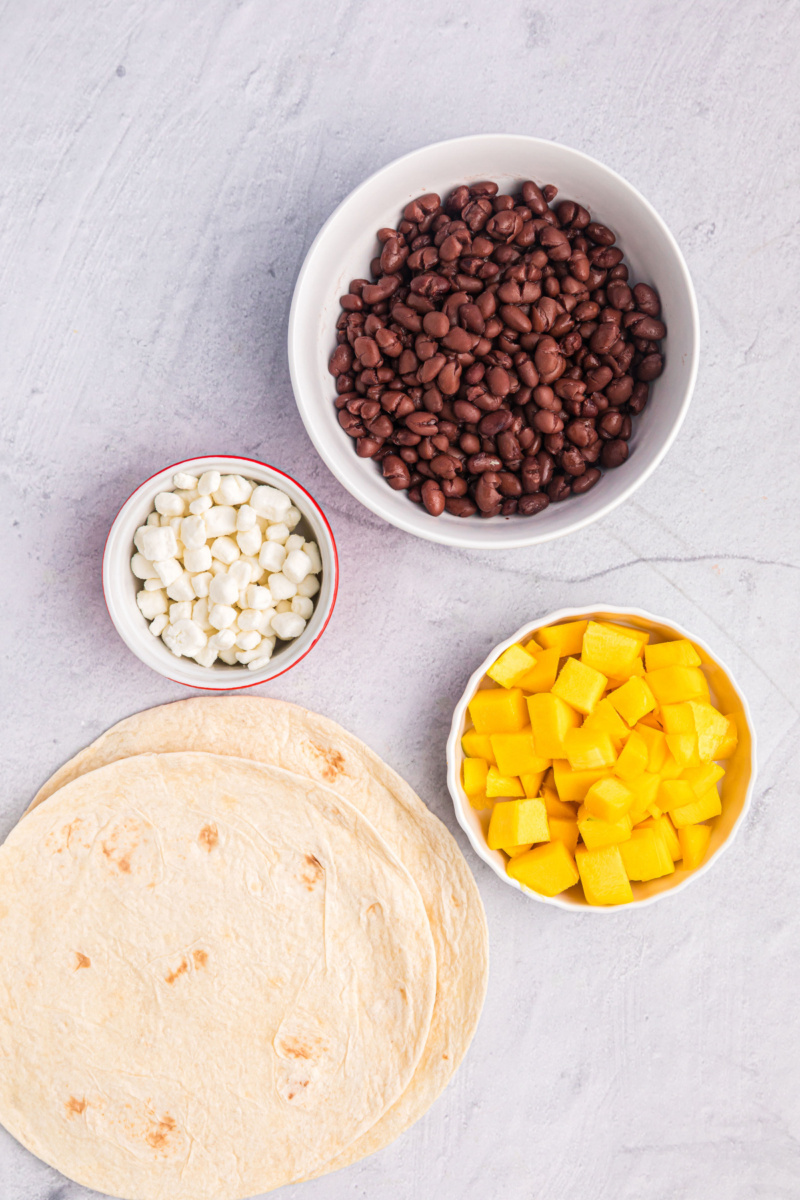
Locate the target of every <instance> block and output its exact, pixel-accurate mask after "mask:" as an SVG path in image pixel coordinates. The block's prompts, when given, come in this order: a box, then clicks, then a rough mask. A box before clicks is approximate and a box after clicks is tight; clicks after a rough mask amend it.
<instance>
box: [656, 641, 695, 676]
mask: <svg viewBox="0 0 800 1200" xmlns="http://www.w3.org/2000/svg"><path fill="white" fill-rule="evenodd" d="M644 661H645V665H646V667H647V669H648V671H660V670H661V669H662V667H699V666H700V655H699V654H698V653H697V651H696V650H695V648H694V646H693V645H692V643H691V642H688V641H687V640H686V638H678V639H677V640H676V641H674V642H655V643H653V644H651V645H649V646H646V647H645V651H644Z"/></svg>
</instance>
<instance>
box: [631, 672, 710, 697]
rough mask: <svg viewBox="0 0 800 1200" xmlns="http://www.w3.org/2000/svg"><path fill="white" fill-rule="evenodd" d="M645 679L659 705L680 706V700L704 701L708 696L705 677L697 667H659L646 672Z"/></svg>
mask: <svg viewBox="0 0 800 1200" xmlns="http://www.w3.org/2000/svg"><path fill="white" fill-rule="evenodd" d="M645 679H646V680H647V683H648V685H649V687H650V690H651V692H652V693H653V695H654V696H655V698H656V700H657V701H658V703H659V704H680V702H681V701H682V700H704V699H705V698H706V697H707V696H708V684H707V683H706V677H705V675H704V674H703V672H702V671H701V670H700V668H699V667H660V668H659V669H658V670H657V671H648V672H647V674H646V675H645Z"/></svg>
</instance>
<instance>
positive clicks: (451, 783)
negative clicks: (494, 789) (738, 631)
mask: <svg viewBox="0 0 800 1200" xmlns="http://www.w3.org/2000/svg"><path fill="white" fill-rule="evenodd" d="M601 612H606V613H613V614H614V615H615V616H620V617H638V618H639V619H640V620H643V621H649V622H653V623H654V624H657V625H665V626H667V628H669V629H672V630H674V631H675V633H677V634H678V635H679V636H681V637H684V638H687V639H688V640H689V641H690V642H694V643H696V645H698V646H699V647H700V648H701V649H702V650H704V651H705V652H706V654H708V656H709V657H710V658H711V659H712V660H713V662H714V663H715V664H716V665H717V666H718V667H719V668H720V669H721V670H722V671H723V672H724V674H725V675H726V677H727V679H728V682H729V683H730V685H731V687H732V688H733V690H734V691H735V692H736V694H737V696H738V697H739V700H740V701H741V705H742V711H743V713H744V718H745V721H746V723H747V729H748V732H749V734H750V779H749V781H748V784H747V788H746V791H745V797H744V801H743V803H742V809H741V812H740V813H739V815H738V817H737V818H736V820H735V821H734V823H733V825H732V827H731V830H730V833H729V834H728V836H727V837H726V839H725V841H724V842H722V843H721V845H719V846H718V847H717V849H716V850H715V851H714V853H713V855H712V856H711V857H710V858H708V859H707V860H706V861H705V862H704V863H702V864H701V865H700V866H699V867H697V869H696V870H694V871H692V872H690V874H688V875H687V876H686V878H685V879H683V880H681V882H680V883H679V884H677V885H676V886H675V887H673V888H669V889H667V890H666V891H663V892H656V893H655V894H654V895H652V896H645V897H643V898H642V899H641V900H636V899H634V900H633V902H632V903H631V904H611V905H594V904H575V903H573V902H571V901H569V900H562V899H561V897H560V895H557V896H543V895H541V894H540V893H539V892H533V891H531V890H530V889H528V888H524V887H522V885H521V884H520V883H519V881H518V880H516V879H512V878H511V876H510V875H508V874H507V873H506V872H505V871H504V870H501V868H500V866H499V865H498V864H497V863H496V862H495V861H494V859H493V858H491V857H490V855H491V854H493V853H494V852H493V851H490V850H489V848H488V846H487V845H486V843H485V841H484V840H483V839H482V838H479V837H478V836H477V834H476V832H475V830H474V829H473V828H472V826H471V825H470V824H469V822H468V820H467V817H466V811H465V804H467V803H468V801H465V799H464V798H463V797H462V795H461V791H462V789H461V780H460V774H461V772H460V765H461V759H460V758H459V754H461V755H462V757H463V752H462V751H461V726H462V724H463V722H464V717H465V714H466V711H467V705H468V704H469V702H470V700H471V699H472V697H473V695H474V694H475V692H476V691H477V688H478V684H479V683H480V682H481V680H482V679H483V677H484V675H485V674H486V672H487V670H488V668H489V667H490V666H491V665H492V663H493V662H494V661H495V660H496V658H497V657H498V655H500V654H502V653H503V651H504V650H507V649H508V647H509V646H513V645H514V643H515V642H517V641H519V640H520V639H521V638H523V637H528V636H529V635H530V634H531V633H533V632H535V631H536V630H537V629H541V628H543V627H544V626H546V625H557V624H558V623H559V622H562V621H568V620H581V619H582V618H583V617H591V616H592V614H595V613H601ZM756 751H757V738H756V730H755V726H754V724H753V714H752V712H751V711H750V705H749V704H748V702H747V697H746V696H745V694H744V692H743V691H742V689H741V688H740V687H739V684H738V683H737V682H736V679H735V677H734V675H733V674H732V672H731V670H730V668H729V667H728V665H727V663H725V662H723V660H722V659H721V658H720V657H719V655H718V654H716V652H715V651H713V650H712V649H711V647H710V646H709V645H708V643H707V642H705V641H704V639H703V638H700V637H696V636H695V635H694V634H692V633H690V632H689V631H688V630H687V629H684V627H683V626H682V625H679V624H678V623H677V622H676V621H672V620H667V619H666V618H664V617H659V616H656V615H655V614H654V613H651V612H648V611H647V610H646V609H643V608H626V607H623V606H622V605H618V604H591V605H587V606H584V607H580V608H577V607H576V608H558V609H555V610H554V611H553V612H549V613H547V614H545V616H543V617H542V618H541V619H537V620H536V621H526V623H525V624H524V625H522V626H521V627H520V628H519V629H517V630H516V632H515V633H513V634H512V635H511V636H510V637H508V638H506V639H505V640H504V641H502V642H499V643H498V644H497V645H496V646H495V647H494V649H493V650H492V651H491V652H490V653H489V654H487V656H486V657H485V658H484V660H483V662H482V663H481V664H480V666H479V667H477V669H476V670H475V671H473V672H472V674H471V675H470V677H469V680H468V681H467V686H466V688H465V689H464V692H463V694H462V695H461V698H460V699H459V701H458V703H457V704H456V706H455V709H454V711H453V719H452V722H451V724H450V733H449V735H448V738H447V749H446V753H447V788H448V791H449V792H450V797H451V799H452V801H453V808H454V809H455V814H456V820H457V821H458V823H459V825H460V826H461V828H462V829H463V830H464V833H465V834H466V835H467V838H468V840H469V843H470V845H471V846H472V849H473V850H474V851H475V853H476V854H477V855H478V857H479V858H481V859H482V861H483V862H485V863H486V865H487V866H488V867H491V869H492V871H494V873H495V875H497V877H498V878H499V879H501V880H502V881H503V883H506V884H509V885H510V886H512V887H514V888H515V889H516V890H517V891H519V892H522V893H523V894H524V895H525V896H527V897H529V898H530V899H532V900H538V901H539V902H541V903H543V904H549V905H551V907H553V908H559V909H561V911H562V912H564V911H566V912H571V913H576V912H578V913H585V912H592V913H602V914H604V915H608V914H610V913H619V912H631V911H633V910H636V909H639V908H645V907H646V906H649V905H651V904H655V903H657V901H659V900H664V899H666V898H667V897H669V896H675V895H677V894H678V893H680V892H683V891H684V889H685V888H687V887H688V886H689V885H690V884H691V883H693V882H694V881H695V880H696V879H698V878H699V877H700V876H701V875H704V874H705V873H706V872H707V871H708V870H710V868H711V867H712V866H713V865H714V864H715V863H716V862H717V861H718V859H719V857H720V855H721V854H722V853H723V851H724V850H726V849H727V848H728V847H729V846H730V845H731V843H732V842H733V841H734V839H735V837H736V835H737V834H738V832H739V830H740V828H741V826H742V824H743V823H744V821H745V818H746V817H747V814H748V813H749V811H750V808H751V805H752V799H753V791H754V789H755V782H756V777H757V774H758V759H757V753H756Z"/></svg>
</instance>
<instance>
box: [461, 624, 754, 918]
mask: <svg viewBox="0 0 800 1200" xmlns="http://www.w3.org/2000/svg"><path fill="white" fill-rule="evenodd" d="M587 619H588V620H590V621H608V622H612V623H614V624H615V625H622V626H625V625H627V626H630V627H631V628H632V629H634V630H637V631H639V632H643V633H648V634H649V635H650V636H651V638H652V640H653V641H654V642H664V641H674V640H676V639H678V638H686V639H687V640H688V641H690V642H691V643H692V645H693V646H694V648H695V650H696V651H697V653H698V654H699V656H700V659H701V662H702V667H703V671H704V674H705V676H706V679H707V682H708V686H709V689H710V695H711V703H712V704H715V705H717V706H718V707H719V708H720V709H721V710H723V711H724V712H725V713H731V714H732V715H733V716H734V718H735V721H736V728H737V733H738V745H737V747H736V750H735V751H734V753H733V755H732V756H731V757H730V758H728V759H726V761H725V776H724V778H723V780H722V783H721V785H720V788H719V790H720V796H721V800H722V813H721V815H720V816H718V817H715V818H714V819H713V822H711V824H712V833H711V840H710V842H709V846H708V850H707V852H706V855H705V858H704V860H703V862H702V863H701V864H700V866H699V867H696V868H695V869H694V870H684V869H683V868H682V864H681V862H680V861H679V862H678V863H676V869H675V871H674V873H672V874H669V875H664V876H661V877H660V878H657V879H652V880H650V881H649V882H646V883H632V885H631V887H632V891H633V902H632V903H628V904H618V905H610V906H607V907H604V906H594V905H590V904H588V903H587V902H586V899H585V897H584V895H583V889H582V887H581V885H580V884H576V885H575V887H572V888H570V889H569V890H568V891H564V892H560V893H559V894H558V895H555V896H545V895H542V894H540V893H539V892H534V891H531V890H530V889H528V888H525V887H522V886H521V884H520V883H519V882H518V881H517V880H516V879H513V878H512V877H511V876H510V875H509V874H508V873H507V871H506V863H507V858H506V856H505V854H504V853H503V852H502V851H501V850H490V849H489V846H488V843H487V839H486V832H487V828H488V824H489V817H490V811H489V810H488V809H484V810H478V809H475V808H473V807H472V805H471V804H470V801H469V797H468V796H467V794H466V792H465V791H464V787H463V783H462V764H463V762H464V757H465V755H464V751H463V749H462V746H461V738H462V736H463V735H464V733H465V732H466V731H467V729H469V728H471V726H472V722H471V720H470V716H469V711H468V706H469V704H470V701H471V700H472V699H473V697H474V696H475V693H476V692H477V691H478V690H479V689H480V688H484V687H495V686H497V685H496V684H495V683H494V681H493V680H492V679H491V678H489V676H488V675H487V674H486V672H487V671H488V670H489V668H490V667H491V666H492V665H493V664H494V663H495V662H496V661H497V659H498V658H499V657H500V655H501V654H502V653H503V651H504V650H507V649H508V648H509V647H510V646H513V645H515V644H516V643H517V642H519V643H521V644H525V643H526V642H528V641H529V640H530V639H531V638H532V637H533V635H534V634H535V633H536V632H537V630H539V629H543V628H545V627H546V626H550V625H561V624H563V623H565V622H568V621H584V620H587ZM563 663H564V659H562V660H561V665H562V666H563ZM755 779H756V734H755V729H754V726H753V718H752V715H751V712H750V708H749V706H748V703H747V700H746V698H745V696H744V695H743V693H742V691H741V690H740V688H739V686H738V684H737V683H736V681H735V679H734V678H733V675H732V674H731V672H730V669H729V668H728V667H727V666H726V665H725V664H724V663H723V662H722V661H721V659H720V658H719V656H718V655H717V654H716V653H715V652H714V651H713V650H712V649H711V647H710V646H708V645H706V643H705V642H704V641H702V639H701V638H698V637H696V636H695V634H693V633H689V631H688V630H686V629H683V628H682V627H681V626H680V625H678V624H677V623H676V622H675V621H671V620H667V619H665V618H664V617H658V616H654V615H653V614H652V613H648V612H645V611H644V610H643V609H639V608H618V607H616V606H611V605H596V606H594V607H591V608H562V609H558V610H557V611H556V612H551V613H547V615H546V616H543V617H541V618H540V619H539V620H537V621H530V622H528V623H527V624H526V625H523V626H522V628H521V629H518V630H517V631H516V633H514V634H513V635H512V636H511V637H509V638H506V640H505V641H504V642H500V644H499V645H497V646H495V648H494V649H493V650H492V652H491V653H490V654H489V655H488V657H487V658H485V659H484V661H483V662H482V663H481V664H480V666H479V667H478V668H477V670H475V671H474V672H473V674H472V675H471V676H470V679H469V682H468V683H467V686H466V688H465V690H464V693H463V695H462V697H461V699H460V700H459V701H458V703H457V704H456V707H455V711H454V713H453V721H452V725H451V728H450V736H449V738H448V741H447V786H448V789H449V791H450V795H451V797H452V800H453V806H454V808H455V813H456V818H457V820H458V823H459V825H460V826H461V828H462V829H463V830H464V832H465V833H466V835H467V837H468V838H469V841H470V844H471V845H472V848H473V850H474V851H475V852H476V854H477V855H478V856H479V857H480V858H482V859H483V861H484V862H485V863H486V864H487V866H489V867H491V869H492V870H493V871H494V873H495V874H496V875H497V876H498V877H499V878H500V879H502V881H503V882H504V883H507V884H509V885H510V886H511V887H513V888H516V889H517V891H522V892H524V893H525V894H526V895H527V896H529V897H530V898H531V899H534V900H538V901H540V902H541V903H542V904H550V905H552V906H553V907H554V908H562V909H568V910H570V911H573V912H574V911H575V910H576V909H578V910H580V911H582V912H595V913H611V912H620V911H626V910H630V909H632V908H641V907H642V906H643V905H646V904H654V903H655V902H656V901H657V900H663V899H664V897H666V896H670V895H674V894H675V893H676V892H678V891H683V889H684V888H686V887H688V886H689V884H690V883H691V882H692V881H693V880H695V879H699V878H700V876H701V875H705V873H706V872H707V871H710V870H711V868H712V866H713V865H714V863H715V862H716V861H717V860H718V859H719V856H720V854H721V853H722V851H723V850H724V849H725V848H726V847H727V846H729V845H730V844H731V842H732V841H733V839H734V837H735V836H736V834H737V833H738V831H739V829H740V828H741V826H742V824H743V823H744V819H745V817H746V815H747V812H748V810H749V808H750V802H751V800H752V796H753V789H754V787H755Z"/></svg>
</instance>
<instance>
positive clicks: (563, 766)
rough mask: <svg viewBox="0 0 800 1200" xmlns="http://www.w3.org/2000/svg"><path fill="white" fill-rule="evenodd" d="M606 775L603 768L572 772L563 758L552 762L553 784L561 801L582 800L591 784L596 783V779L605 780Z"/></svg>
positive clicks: (606, 772)
mask: <svg viewBox="0 0 800 1200" xmlns="http://www.w3.org/2000/svg"><path fill="white" fill-rule="evenodd" d="M608 774H609V772H608V771H607V770H606V768H605V767H596V768H594V769H593V770H591V771H573V769H572V767H571V766H570V765H569V763H568V761H567V760H566V759H565V758H556V759H554V760H553V782H554V783H555V787H556V791H557V792H558V794H559V797H560V798H561V799H562V800H583V798H584V796H585V795H586V793H587V792H588V790H589V788H590V787H591V786H592V784H593V783H597V780H598V779H605V778H607V776H608Z"/></svg>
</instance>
